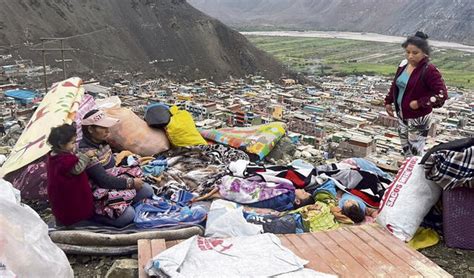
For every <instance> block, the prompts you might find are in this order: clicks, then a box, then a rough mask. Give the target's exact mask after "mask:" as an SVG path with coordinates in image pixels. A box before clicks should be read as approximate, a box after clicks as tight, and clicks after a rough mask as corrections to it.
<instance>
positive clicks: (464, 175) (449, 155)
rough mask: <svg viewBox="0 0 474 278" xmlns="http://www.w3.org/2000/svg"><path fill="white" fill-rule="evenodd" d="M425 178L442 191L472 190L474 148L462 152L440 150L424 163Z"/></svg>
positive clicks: (473, 183) (473, 184)
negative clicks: (462, 188) (466, 188)
mask: <svg viewBox="0 0 474 278" xmlns="http://www.w3.org/2000/svg"><path fill="white" fill-rule="evenodd" d="M424 168H425V174H426V178H427V179H429V180H432V181H434V182H436V183H437V184H438V185H440V186H441V187H442V188H443V189H444V190H449V189H453V188H456V187H469V188H474V146H470V147H468V148H466V149H464V150H460V151H454V150H440V151H437V152H434V153H432V154H431V155H430V156H429V157H428V159H427V160H426V162H425V166H424Z"/></svg>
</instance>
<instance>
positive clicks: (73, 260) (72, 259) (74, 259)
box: [68, 257, 76, 265]
mask: <svg viewBox="0 0 474 278" xmlns="http://www.w3.org/2000/svg"><path fill="white" fill-rule="evenodd" d="M68 260H69V264H70V265H73V264H75V263H76V257H68Z"/></svg>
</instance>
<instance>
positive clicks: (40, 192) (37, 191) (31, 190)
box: [4, 156, 48, 201]
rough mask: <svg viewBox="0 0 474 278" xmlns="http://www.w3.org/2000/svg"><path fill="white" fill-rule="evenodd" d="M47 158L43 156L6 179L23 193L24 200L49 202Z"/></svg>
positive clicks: (10, 174) (8, 175)
mask: <svg viewBox="0 0 474 278" xmlns="http://www.w3.org/2000/svg"><path fill="white" fill-rule="evenodd" d="M46 158H47V156H43V157H41V158H40V159H37V160H36V161H33V162H32V163H30V164H28V165H27V166H24V167H22V168H21V169H18V170H16V171H13V172H11V173H9V174H7V175H6V176H5V177H4V178H5V180H7V181H9V182H11V184H12V185H13V187H15V188H16V189H18V190H20V191H21V198H22V199H25V200H42V201H46V200H48V191H47V188H46V187H47V184H48V178H47V172H46V160H47V159H46Z"/></svg>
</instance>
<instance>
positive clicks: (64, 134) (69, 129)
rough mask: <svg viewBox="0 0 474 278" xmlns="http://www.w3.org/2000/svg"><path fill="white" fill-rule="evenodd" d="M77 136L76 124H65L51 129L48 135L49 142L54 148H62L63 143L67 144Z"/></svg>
mask: <svg viewBox="0 0 474 278" xmlns="http://www.w3.org/2000/svg"><path fill="white" fill-rule="evenodd" d="M74 137H76V126H75V125H68V124H63V125H60V126H57V127H53V128H52V129H51V133H50V134H49V136H48V144H50V145H51V148H52V149H53V150H60V149H61V145H66V144H67V143H69V142H70V141H71V139H72V138H74Z"/></svg>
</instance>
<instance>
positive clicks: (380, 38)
mask: <svg viewBox="0 0 474 278" xmlns="http://www.w3.org/2000/svg"><path fill="white" fill-rule="evenodd" d="M240 33H241V34H242V35H244V36H268V37H300V38H332V39H347V40H359V41H372V42H388V43H399V44H401V43H402V42H403V41H404V40H405V39H406V37H398V36H387V35H380V34H375V33H357V32H335V31H304V32H299V31H258V32H240ZM429 43H430V45H431V46H433V47H437V48H445V49H455V50H459V51H464V52H469V53H474V46H470V45H465V44H460V43H454V42H444V41H436V40H431V39H430V40H429Z"/></svg>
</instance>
